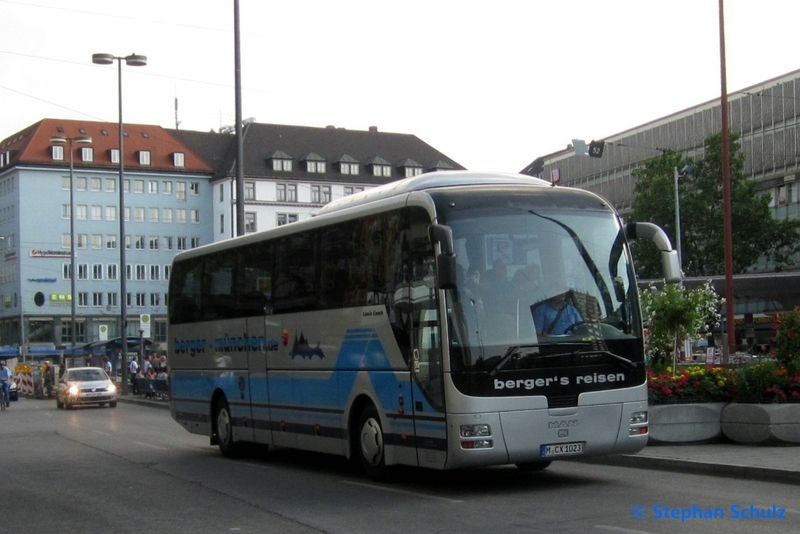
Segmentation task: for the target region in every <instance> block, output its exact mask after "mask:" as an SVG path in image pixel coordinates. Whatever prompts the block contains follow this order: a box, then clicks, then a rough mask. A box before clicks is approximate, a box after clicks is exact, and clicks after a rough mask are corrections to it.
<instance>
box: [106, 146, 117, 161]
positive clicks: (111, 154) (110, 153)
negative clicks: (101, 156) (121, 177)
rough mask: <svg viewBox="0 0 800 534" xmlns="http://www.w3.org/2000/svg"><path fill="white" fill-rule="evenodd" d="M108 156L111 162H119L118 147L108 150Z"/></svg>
mask: <svg viewBox="0 0 800 534" xmlns="http://www.w3.org/2000/svg"><path fill="white" fill-rule="evenodd" d="M108 157H109V158H110V159H111V163H119V149H118V148H112V149H111V150H109V151H108Z"/></svg>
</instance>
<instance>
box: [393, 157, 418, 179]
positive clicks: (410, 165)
mask: <svg viewBox="0 0 800 534" xmlns="http://www.w3.org/2000/svg"><path fill="white" fill-rule="evenodd" d="M397 167H398V168H399V169H400V170H401V171H402V172H403V176H405V177H406V178H411V177H412V176H419V175H420V174H422V165H420V164H419V163H417V162H416V161H414V160H413V159H411V158H407V159H405V160H403V161H401V162H400V163H398V165H397Z"/></svg>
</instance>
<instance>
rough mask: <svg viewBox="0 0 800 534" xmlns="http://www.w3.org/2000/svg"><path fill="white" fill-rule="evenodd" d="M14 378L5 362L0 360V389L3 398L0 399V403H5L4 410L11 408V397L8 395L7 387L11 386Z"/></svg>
mask: <svg viewBox="0 0 800 534" xmlns="http://www.w3.org/2000/svg"><path fill="white" fill-rule="evenodd" d="M13 378H14V375H13V374H11V369H9V368H8V366H7V365H6V361H5V360H0V388H2V392H3V396H2V398H0V402H5V403H6V408H8V407H10V406H11V402H10V401H11V397H10V394H9V387H10V385H11V380H12V379H13Z"/></svg>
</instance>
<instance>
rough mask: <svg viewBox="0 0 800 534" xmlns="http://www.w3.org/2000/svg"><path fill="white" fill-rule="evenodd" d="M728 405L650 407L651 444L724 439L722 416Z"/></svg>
mask: <svg viewBox="0 0 800 534" xmlns="http://www.w3.org/2000/svg"><path fill="white" fill-rule="evenodd" d="M726 404H727V403H726V402H703V403H697V404H657V405H654V406H650V408H649V411H650V432H649V434H650V436H649V439H648V442H649V443H651V444H657V443H698V442H704V441H712V440H715V439H719V438H720V437H722V429H721V428H720V416H721V414H722V410H723V408H724V407H725V406H726Z"/></svg>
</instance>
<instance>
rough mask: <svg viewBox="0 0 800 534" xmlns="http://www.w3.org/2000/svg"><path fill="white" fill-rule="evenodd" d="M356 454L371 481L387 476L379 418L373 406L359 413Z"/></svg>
mask: <svg viewBox="0 0 800 534" xmlns="http://www.w3.org/2000/svg"><path fill="white" fill-rule="evenodd" d="M358 421H359V422H358V438H357V440H358V441H357V443H358V452H359V457H360V458H361V465H362V467H363V468H364V471H365V472H366V474H367V476H368V477H370V478H371V479H372V480H376V481H377V480H383V479H385V478H386V476H387V474H388V468H387V467H386V458H385V454H384V453H385V449H384V441H383V427H381V418H380V415H379V414H378V410H377V409H375V406H373V405H372V404H370V405H369V406H367V407H365V408H364V411H362V412H361V417H360V418H359V420H358Z"/></svg>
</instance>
